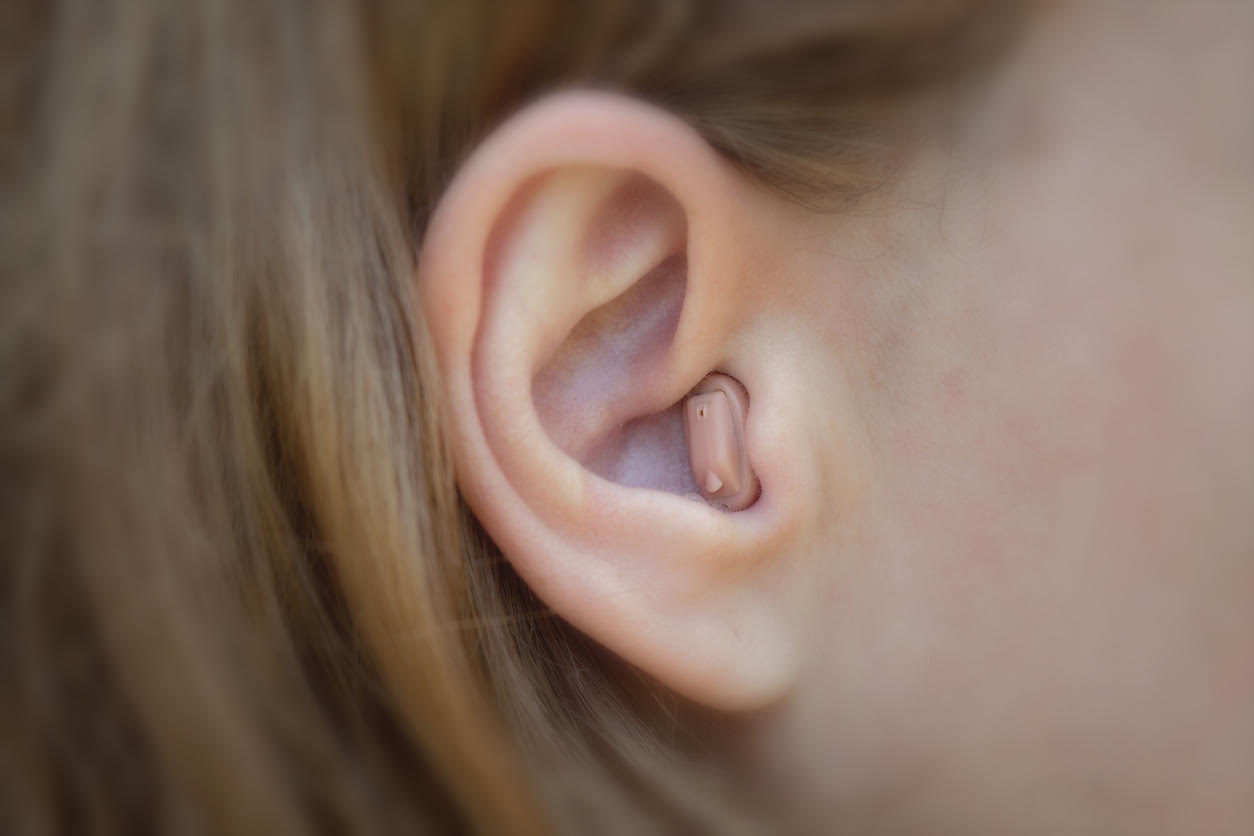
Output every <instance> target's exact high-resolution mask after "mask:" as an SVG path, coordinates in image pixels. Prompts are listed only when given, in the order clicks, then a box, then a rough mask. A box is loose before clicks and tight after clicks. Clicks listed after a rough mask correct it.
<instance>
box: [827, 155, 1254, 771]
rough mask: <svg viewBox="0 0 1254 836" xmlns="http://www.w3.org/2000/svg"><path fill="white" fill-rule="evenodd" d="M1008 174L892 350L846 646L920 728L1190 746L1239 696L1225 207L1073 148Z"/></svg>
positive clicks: (1252, 636)
mask: <svg viewBox="0 0 1254 836" xmlns="http://www.w3.org/2000/svg"><path fill="white" fill-rule="evenodd" d="M1136 174H1137V172H1133V173H1132V174H1131V175H1128V176H1134V175H1136ZM1007 185H1008V186H1009V187H1008V188H1006V189H1005V190H1004V191H1001V192H998V191H994V192H990V193H989V194H988V196H987V200H988V201H989V205H988V206H987V207H986V211H987V212H988V214H991V215H994V216H995V217H996V218H997V220H996V222H994V223H990V224H989V225H988V227H987V231H986V232H985V234H983V236H982V237H981V238H980V239H979V245H978V249H975V250H972V251H968V252H957V253H953V252H949V253H947V252H946V251H945V249H944V248H943V247H941V246H940V244H942V243H944V242H934V243H936V244H937V246H936V247H935V248H934V251H933V252H932V253H931V254H930V255H929V258H928V270H927V273H928V278H927V292H926V293H927V295H926V296H924V297H923V301H921V302H920V303H919V304H918V306H917V307H916V308H915V309H914V311H913V314H917V316H914V318H913V320H912V321H913V325H912V326H911V327H910V328H908V329H901V328H898V329H896V333H897V334H898V337H897V338H896V339H895V340H893V341H892V346H891V351H888V352H887V353H886V355H885V357H886V358H888V359H885V361H884V362H885V364H886V370H885V371H884V372H883V373H882V375H881V377H882V379H884V380H889V381H892V382H893V385H892V386H891V394H885V395H881V396H880V397H879V400H878V401H877V406H876V408H875V413H876V415H877V418H876V420H875V421H873V422H872V423H873V427H874V436H875V437H874V439H873V444H874V446H875V451H876V455H875V458H876V462H877V470H876V498H875V501H874V502H873V503H872V518H871V521H870V523H869V524H868V525H867V526H866V530H867V537H866V540H865V542H864V543H863V546H864V548H863V549H862V551H861V552H860V553H858V554H857V555H855V556H853V557H851V558H848V559H850V560H853V561H856V562H857V564H858V565H857V569H856V571H855V572H854V574H856V575H857V576H858V578H859V581H860V583H859V587H858V589H857V593H856V597H857V598H858V599H860V601H861V602H862V603H855V602H853V601H847V602H846V603H847V604H848V608H847V609H845V610H844V611H843V617H845V618H848V619H849V620H850V622H856V623H845V624H842V625H840V626H839V627H838V628H837V632H838V633H841V632H843V634H845V635H851V636H858V637H859V640H858V641H851V642H849V643H848V644H847V645H846V646H844V647H842V648H841V652H843V653H847V654H850V656H851V658H853V659H856V660H860V661H857V662H849V663H845V662H841V663H838V664H847V665H848V668H849V670H850V671H851V672H852V671H854V670H860V671H861V674H862V675H863V677H864V678H863V679H862V680H861V682H860V683H859V684H858V685H856V686H852V689H853V691H854V692H855V695H854V696H853V697H850V699H853V700H865V702H866V704H867V705H868V706H870V705H872V704H873V705H874V706H875V708H874V711H873V714H874V715H885V716H888V715H891V716H893V717H894V727H893V729H892V730H891V731H889V732H886V734H888V735H889V736H891V737H895V738H896V739H897V740H898V741H899V745H900V746H903V747H904V746H909V747H910V748H912V749H914V750H925V749H927V747H928V745H929V743H928V741H932V742H935V743H936V746H937V748H938V749H939V748H940V747H941V745H942V743H940V742H938V738H943V741H944V742H943V746H944V748H945V749H946V751H948V752H951V753H954V752H957V753H959V754H957V755H955V757H958V758H961V757H963V755H962V754H961V753H968V754H969V755H970V757H972V758H981V757H987V756H988V755H989V754H990V753H999V754H1002V755H1011V754H1027V755H1030V756H1031V757H1034V758H1037V759H1039V760H1040V762H1041V763H1046V762H1050V761H1052V762H1058V763H1073V762H1082V763H1087V764H1090V765H1091V768H1092V769H1094V770H1097V769H1101V768H1103V767H1105V768H1110V769H1115V770H1124V771H1126V770H1129V769H1135V768H1136V766H1135V765H1136V764H1137V763H1138V762H1140V761H1142V760H1143V759H1162V758H1164V757H1175V758H1177V759H1180V758H1186V757H1189V756H1192V755H1195V754H1196V753H1195V752H1193V751H1192V749H1193V748H1195V747H1196V746H1197V745H1198V744H1197V743H1196V742H1195V741H1197V740H1198V736H1197V734H1196V729H1197V728H1198V726H1199V725H1201V726H1207V725H1210V724H1212V723H1214V722H1217V720H1216V719H1214V718H1219V717H1231V716H1233V714H1234V712H1235V711H1237V710H1239V707H1238V706H1237V703H1238V702H1240V701H1241V700H1248V699H1254V693H1251V690H1252V688H1251V685H1250V683H1251V681H1254V672H1252V671H1251V666H1252V664H1254V662H1251V661H1250V660H1254V560H1252V559H1251V555H1254V525H1252V524H1251V522H1250V520H1251V515H1250V509H1251V508H1254V476H1252V474H1254V429H1251V428H1254V296H1252V295H1251V283H1250V282H1249V280H1248V278H1247V277H1248V276H1250V275H1254V258H1251V257H1250V255H1249V253H1248V246H1247V245H1245V244H1244V243H1243V242H1242V241H1241V240H1238V239H1237V238H1235V237H1234V236H1232V235H1231V234H1229V233H1230V231H1231V228H1232V226H1233V224H1232V222H1231V218H1232V214H1233V213H1234V212H1235V213H1237V217H1241V215H1240V212H1241V211H1243V209H1242V207H1240V206H1237V207H1233V206H1231V205H1227V206H1225V205H1219V206H1214V205H1212V209H1213V211H1212V212H1210V213H1208V214H1206V215H1204V216H1201V217H1198V216H1196V215H1195V216H1193V217H1191V218H1189V219H1188V220H1187V221H1182V220H1181V219H1180V218H1179V217H1177V216H1176V215H1175V214H1174V213H1173V212H1171V211H1170V210H1169V208H1168V206H1167V205H1166V204H1164V202H1163V201H1162V200H1161V199H1154V200H1151V199H1150V198H1161V196H1160V195H1154V194H1152V193H1150V194H1140V193H1138V192H1137V191H1136V190H1135V189H1133V187H1132V184H1130V183H1128V182H1124V181H1121V180H1120V179H1117V178H1111V177H1106V178H1103V177H1100V176H1098V171H1097V169H1096V168H1095V167H1094V166H1092V165H1091V161H1090V160H1087V159H1084V160H1078V161H1067V160H1061V161H1057V162H1056V163H1055V164H1054V165H1052V166H1048V167H1042V168H1040V169H1038V170H1036V171H1030V172H1023V174H1022V179H1021V180H1019V181H1015V182H1012V183H1010V184H1007ZM1076 195H1082V196H1083V199H1082V200H1077V199H1076ZM1028 197H1030V198H1031V199H1030V200H1027V198H1028ZM1002 198H1005V202H1004V203H1002V204H998V203H997V201H998V200H999V199H1002ZM1011 198H1013V199H1011ZM1201 203H1202V201H1200V200H1199V201H1197V204H1198V205H1200V204H1201ZM973 211H974V210H973ZM936 253H940V254H939V255H937V254H936ZM914 292H915V293H916V294H917V293H918V290H917V289H916V290H915V291H914ZM893 310H894V313H893V316H896V317H898V318H900V317H901V308H900V307H895V308H894V309H893ZM887 319H888V317H886V320H887ZM903 331H904V332H905V335H904V336H902V332H903ZM842 559H843V558H842ZM849 597H850V598H852V597H855V596H853V595H850V596H849ZM868 636H871V637H873V638H872V639H871V640H870V641H867V640H865V639H866V637H868ZM869 659H874V660H875V664H874V665H871V664H869V662H868V660H869ZM867 670H874V676H872V677H866V676H865V674H866V671H867ZM1231 681H1235V682H1237V683H1238V684H1239V685H1240V687H1237V688H1216V687H1215V683H1217V682H1231ZM867 710H868V711H870V710H871V709H867ZM886 725H887V723H886ZM905 741H911V742H910V743H908V744H907V743H906V742H905ZM922 756H923V755H920V757H922Z"/></svg>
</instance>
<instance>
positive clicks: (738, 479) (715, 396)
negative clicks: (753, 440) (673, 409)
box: [684, 373, 759, 511]
mask: <svg viewBox="0 0 1254 836" xmlns="http://www.w3.org/2000/svg"><path fill="white" fill-rule="evenodd" d="M748 407H749V399H748V395H747V394H746V392H745V390H744V387H743V386H741V384H740V383H739V381H737V380H736V379H735V378H733V377H729V376H728V375H725V374H719V373H715V374H711V375H709V376H708V377H706V378H705V379H704V380H702V381H701V383H700V384H698V385H697V387H696V388H695V389H693V391H692V393H691V394H690V395H689V396H688V400H687V403H686V404H685V406H684V431H685V432H684V434H685V438H686V439H687V442H688V457H689V462H690V464H691V465H692V472H693V475H694V476H695V477H696V479H697V484H698V485H700V487H701V494H702V496H703V497H704V498H705V499H706V501H708V502H710V504H712V505H714V506H715V507H718V508H722V509H724V510H726V511H741V510H743V509H745V508H748V507H749V506H750V505H752V504H753V502H754V501H755V500H756V499H757V498H758V493H759V484H758V479H757V476H756V475H755V474H754V472H753V467H752V465H751V464H750V462H749V451H748V448H747V447H746V446H745V429H744V428H745V420H746V419H747V417H748V411H749V410H748Z"/></svg>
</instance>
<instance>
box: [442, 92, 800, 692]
mask: <svg viewBox="0 0 1254 836" xmlns="http://www.w3.org/2000/svg"><path fill="white" fill-rule="evenodd" d="M743 189H744V185H743V183H742V181H741V180H740V179H739V177H738V176H737V175H736V174H735V173H734V172H733V171H732V170H731V169H730V168H729V167H727V166H726V164H725V163H724V162H723V161H722V159H721V158H720V157H719V156H718V155H717V154H716V153H715V152H714V151H713V150H712V149H711V148H710V147H709V146H708V145H707V144H705V143H704V142H703V141H702V140H701V138H700V137H699V136H697V135H696V134H695V133H693V132H692V131H691V130H690V129H689V128H687V126H685V125H683V124H682V123H680V122H678V121H677V120H675V119H673V118H672V117H670V116H668V115H667V114H665V113H662V112H660V111H657V110H654V109H653V108H649V107H647V106H645V105H642V104H639V103H636V102H632V101H629V100H624V99H620V98H617V97H613V96H608V95H597V94H583V93H580V94H564V95H563V96H559V97H557V98H556V99H554V100H549V101H547V102H541V103H538V104H536V105H533V106H532V108H531V109H530V110H529V111H526V112H524V113H523V114H520V115H519V116H518V117H515V120H514V121H513V122H511V123H507V124H506V125H505V126H503V127H502V128H501V129H499V130H498V132H497V134H495V135H494V136H493V137H492V138H491V139H489V141H488V142H487V143H485V145H484V146H483V147H481V148H480V149H479V151H477V152H476V154H475V155H474V156H473V157H472V159H471V160H470V161H469V162H468V163H467V165H466V167H465V168H464V169H463V171H462V172H461V173H460V174H459V176H458V177H457V178H456V179H455V181H454V183H453V184H452V186H451V187H450V188H449V190H448V192H447V194H446V195H445V198H444V200H443V201H442V203H441V206H440V207H439V208H438V210H437V212H436V213H435V216H434V218H433V221H432V225H431V227H430V229H429V230H428V234H427V236H426V241H425V244H424V248H423V258H422V262H421V264H420V281H421V290H422V299H423V303H424V309H425V311H426V316H427V319H428V322H429V326H430V329H431V332H432V335H433V338H434V340H435V347H436V351H437V356H438V357H439V359H440V364H441V370H442V373H443V378H444V387H445V394H446V397H447V400H448V404H449V408H450V413H451V416H450V417H451V419H452V428H451V429H452V439H453V448H454V454H455V460H456V465H457V473H458V479H459V482H460V486H461V488H462V490H463V492H464V494H465V496H466V498H467V501H468V502H469V504H470V505H471V507H472V508H473V510H474V511H475V513H476V515H477V516H478V517H479V519H480V521H481V522H482V524H483V525H484V527H485V529H486V530H487V531H488V532H489V534H490V535H491V536H492V538H493V539H494V541H495V542H496V543H497V544H498V545H499V546H500V547H501V549H502V552H503V553H504V555H505V557H506V558H507V559H508V560H509V561H510V563H511V564H512V565H513V566H514V567H515V569H516V570H517V571H518V573H519V574H520V575H521V576H522V578H523V579H524V580H525V581H526V582H527V583H528V584H529V585H530V586H531V587H532V589H533V590H534V591H535V592H536V593H537V594H538V595H539V596H540V597H541V598H542V599H543V600H544V601H545V602H546V603H547V604H548V605H549V606H550V607H552V608H553V609H554V610H555V611H556V612H557V613H558V614H559V615H561V616H563V617H564V618H566V619H567V620H568V621H570V622H571V623H572V624H574V625H575V626H576V627H578V628H579V629H581V630H583V631H584V632H586V633H588V634H589V635H591V636H592V637H593V638H595V639H597V640H598V641H600V642H601V643H602V644H604V645H605V646H607V647H608V648H610V649H611V650H614V651H616V652H617V653H618V654H619V655H621V656H622V657H624V658H625V659H626V660H627V661H629V662H631V663H633V664H635V665H637V666H639V667H641V668H643V669H645V670H646V671H647V672H649V673H650V674H652V675H653V676H654V677H656V678H658V679H659V680H661V681H662V682H664V683H665V684H667V685H670V686H671V687H673V688H675V689H676V690H679V691H680V692H682V693H684V694H686V695H687V696H689V697H692V698H694V699H697V700H701V701H704V702H706V703H709V704H712V705H717V706H720V707H735V708H745V707H751V706H754V705H760V704H762V703H764V702H766V701H769V700H771V699H774V698H775V697H777V696H779V695H780V694H781V693H783V692H784V691H785V690H786V689H787V688H788V685H789V683H790V682H791V680H792V677H793V676H794V675H795V662H796V653H795V647H794V645H795V635H793V631H792V630H791V629H790V628H789V626H788V624H787V621H788V619H787V618H785V617H784V615H785V612H786V610H787V607H786V606H785V605H784V604H782V603H781V602H780V601H779V600H778V599H777V598H776V597H774V596H773V595H772V594H770V588H771V586H772V583H773V581H771V580H769V579H771V578H776V577H777V576H778V574H779V569H780V567H779V566H778V560H779V555H780V554H782V553H785V552H784V550H783V549H781V548H780V546H781V538H784V537H787V536H788V534H789V532H790V531H792V529H793V526H792V524H791V522H790V521H791V519H792V515H793V512H794V510H795V509H793V508H792V507H791V506H790V504H789V501H788V488H787V483H786V482H780V483H779V484H780V492H779V494H778V495H776V496H770V491H771V489H772V486H771V483H770V482H769V481H768V480H767V479H765V478H764V479H763V483H762V487H761V491H762V494H763V497H764V498H765V499H768V500H769V501H762V502H758V503H757V504H753V500H754V499H755V498H756V496H757V492H758V485H757V476H756V475H755V474H754V471H753V466H752V462H753V459H754V457H755V456H756V455H759V454H760V455H763V456H766V457H771V456H772V455H773V453H772V450H773V449H774V446H775V445H777V444H778V439H779V438H780V433H779V432H778V431H772V428H771V427H770V426H769V423H768V422H767V421H761V422H759V421H756V420H749V421H746V420H745V413H744V409H745V406H746V405H747V403H748V401H749V399H750V398H752V397H753V395H752V391H751V390H752V387H753V375H754V372H753V368H754V367H753V366H747V367H746V371H745V372H743V373H742V374H740V375H737V377H738V378H739V379H740V382H738V383H737V382H735V381H732V383H730V384H729V383H727V382H726V381H725V380H723V379H720V378H713V379H711V380H713V381H715V382H714V383H710V382H709V381H707V375H708V374H709V373H710V372H712V371H714V370H716V369H720V368H727V367H728V366H733V367H734V366H735V361H736V356H735V355H736V352H735V346H736V341H735V336H736V328H737V323H738V322H740V321H742V320H743V318H744V317H745V316H746V315H747V314H746V311H745V310H744V306H745V304H746V298H747V297H745V296H744V295H743V294H741V293H738V291H737V286H738V282H739V281H740V279H741V277H742V276H743V275H744V272H743V271H744V270H745V267H746V265H748V264H750V263H751V262H752V261H753V259H754V253H753V252H752V248H753V240H754V237H753V236H752V235H751V234H749V230H750V229H751V228H752V223H751V219H750V218H749V217H748V216H747V214H746V213H748V212H750V211H751V207H752V202H751V201H747V200H746V199H745V197H746V196H745V193H744V191H743ZM728 370H733V371H734V369H728ZM703 381H707V382H706V383H705V384H704V385H701V386H699V384H702V382H703ZM733 385H734V387H735V388H734V389H731V390H725V389H720V388H719V387H720V386H724V387H727V386H733ZM694 388H695V389H696V390H697V391H696V394H698V395H703V396H707V397H714V398H715V399H717V398H716V397H715V394H714V393H715V391H716V390H717V391H718V392H719V393H721V397H723V398H725V399H726V398H730V399H729V400H728V402H727V409H728V410H729V411H728V412H727V413H726V417H727V418H728V420H729V422H730V423H728V424H727V425H726V426H725V427H723V429H724V430H726V432H725V433H724V435H723V436H722V438H721V443H722V444H724V447H723V448H719V449H717V450H716V449H714V448H712V447H709V445H706V444H705V441H707V440H708V439H706V438H705V436H704V435H702V434H703V433H704V430H703V429H698V430H697V431H696V435H697V436H698V441H700V442H701V444H703V445H705V446H703V447H702V449H703V450H711V451H713V452H712V453H711V456H712V458H711V456H706V458H704V459H701V461H702V462H703V463H705V464H707V465H709V466H708V467H706V470H707V472H712V473H714V474H715V478H717V479H719V480H720V481H721V482H722V483H723V484H720V485H719V486H717V487H716V488H714V489H712V490H709V488H710V486H711V485H712V481H710V480H709V477H708V475H707V474H701V478H704V479H706V482H705V483H699V482H698V477H697V476H696V475H694V472H693V468H692V466H691V465H692V462H693V461H695V460H696V459H694V457H693V456H692V455H690V450H691V449H692V447H691V445H690V443H689V442H690V440H691V439H692V435H693V431H692V428H688V429H687V430H686V429H685V409H686V408H687V405H689V404H691V402H692V401H691V400H690V398H689V395H690V394H693V393H694ZM709 408H710V409H711V412H710V413H708V414H709V415H710V416H711V418H713V416H714V414H715V413H714V412H713V411H712V410H714V409H715V408H721V407H715V406H710V407H709ZM732 408H735V409H736V410H737V412H736V414H735V415H734V416H733V415H732V413H731V412H730V410H731V409H732ZM686 433H687V435H686ZM733 444H734V445H736V450H735V453H734V464H733V463H731V458H729V457H731V456H732V455H733V454H732V453H731V452H728V451H730V450H731V445H733ZM702 455H705V454H704V453H703V454H702ZM733 481H734V482H736V485H735V488H736V490H735V491H734V492H732V491H730V487H731V485H732V482H733ZM703 488H704V489H707V490H706V491H705V492H706V494H708V496H709V497H710V499H711V500H712V501H713V502H716V503H719V504H721V505H723V506H725V509H726V510H725V511H719V510H716V509H715V508H713V507H711V506H709V505H707V504H705V503H694V502H692V501H691V499H689V498H686V495H690V494H693V493H696V492H699V491H701V490H702V489H703ZM742 508H747V510H743V511H740V512H739V513H728V511H735V510H738V509H742Z"/></svg>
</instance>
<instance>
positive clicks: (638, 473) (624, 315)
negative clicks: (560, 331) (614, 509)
mask: <svg viewBox="0 0 1254 836" xmlns="http://www.w3.org/2000/svg"><path fill="white" fill-rule="evenodd" d="M657 240H665V241H668V242H671V246H670V247H664V248H662V249H658V248H656V247H655V246H653V245H652V244H650V243H642V241H649V242H652V241H657ZM686 242H687V235H686V222H685V218H684V215H683V212H682V210H681V208H680V207H679V205H678V203H676V201H675V200H674V198H673V197H672V196H671V195H670V194H669V193H667V192H666V190H665V189H663V188H662V187H661V186H660V185H658V184H657V183H656V182H654V181H652V180H650V179H648V178H646V177H643V176H640V175H632V176H629V177H628V178H627V179H626V180H625V181H624V183H623V184H622V185H621V186H619V187H618V188H617V189H615V190H614V191H613V192H612V193H611V195H610V197H609V199H608V200H607V201H606V203H605V205H604V207H602V209H601V210H600V211H599V212H598V213H597V217H596V219H595V221H594V222H593V224H592V225H591V227H590V229H589V232H588V236H587V239H586V240H585V245H584V247H583V259H582V260H583V271H584V275H585V276H586V277H588V278H587V279H586V280H587V281H591V282H596V281H597V279H596V277H597V276H598V275H600V274H602V273H606V272H611V271H612V272H620V271H621V270H622V269H623V263H624V261H627V262H630V261H631V260H632V258H633V255H634V254H635V253H642V252H643V253H649V252H652V253H658V252H664V253H665V254H664V255H663V256H662V258H661V261H660V262H658V263H657V264H656V265H652V266H651V267H649V268H646V269H647V272H645V274H644V275H643V276H642V277H641V278H640V279H638V280H637V281H635V282H634V283H632V284H631V285H630V286H628V288H627V289H626V290H625V291H624V292H623V293H621V294H620V295H619V296H617V297H616V298H614V299H611V300H610V301H608V302H606V303H605V304H603V305H601V306H599V307H597V308H596V309H594V310H593V311H591V312H590V313H588V314H587V315H586V316H584V317H583V319H581V320H580V321H579V322H578V323H577V324H576V325H575V327H574V328H573V329H571V331H570V333H569V334H568V335H567V336H566V339H565V340H564V341H562V343H561V344H560V345H559V346H558V348H557V350H556V351H555V352H554V353H553V355H552V356H551V357H550V358H549V359H548V360H547V361H546V362H545V363H544V364H543V365H542V367H541V368H540V370H539V372H538V373H537V374H536V376H535V379H534V380H533V382H532V397H533V399H534V402H535V404H536V409H537V412H538V414H539V417H540V422H541V425H542V426H543V427H544V429H545V431H546V432H547V433H548V434H549V437H550V438H552V439H553V441H554V443H555V444H557V446H558V447H559V448H561V449H562V450H563V452H565V453H566V454H567V455H569V456H571V457H572V458H574V459H575V460H576V461H578V462H579V463H580V464H581V465H583V466H584V467H586V468H587V469H588V470H590V471H591V472H593V473H595V474H596V475H598V476H600V477H602V478H604V479H607V480H609V481H611V482H615V483H617V484H619V485H623V486H626V487H639V488H652V489H655V490H662V491H667V492H669V493H676V494H692V493H695V492H696V489H697V488H696V482H695V479H694V477H693V475H692V468H691V467H690V465H689V463H688V452H687V444H686V442H685V438H684V429H683V404H682V402H679V403H675V404H673V405H671V406H669V407H668V408H666V409H664V410H662V411H660V412H654V413H651V414H643V415H642V414H638V410H639V405H640V403H641V398H640V397H639V393H640V391H641V390H642V389H643V388H647V387H649V386H650V385H651V384H652V382H653V381H655V380H657V379H659V378H660V377H662V376H663V375H664V374H665V370H666V365H667V363H668V359H669V355H670V352H671V350H672V347H673V343H674V340H675V334H676V331H677V329H678V326H679V319H680V315H681V313H682V311H683V306H684V300H685V298H686V295H687V285H688V262H687V255H686ZM637 269H639V268H637Z"/></svg>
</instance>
